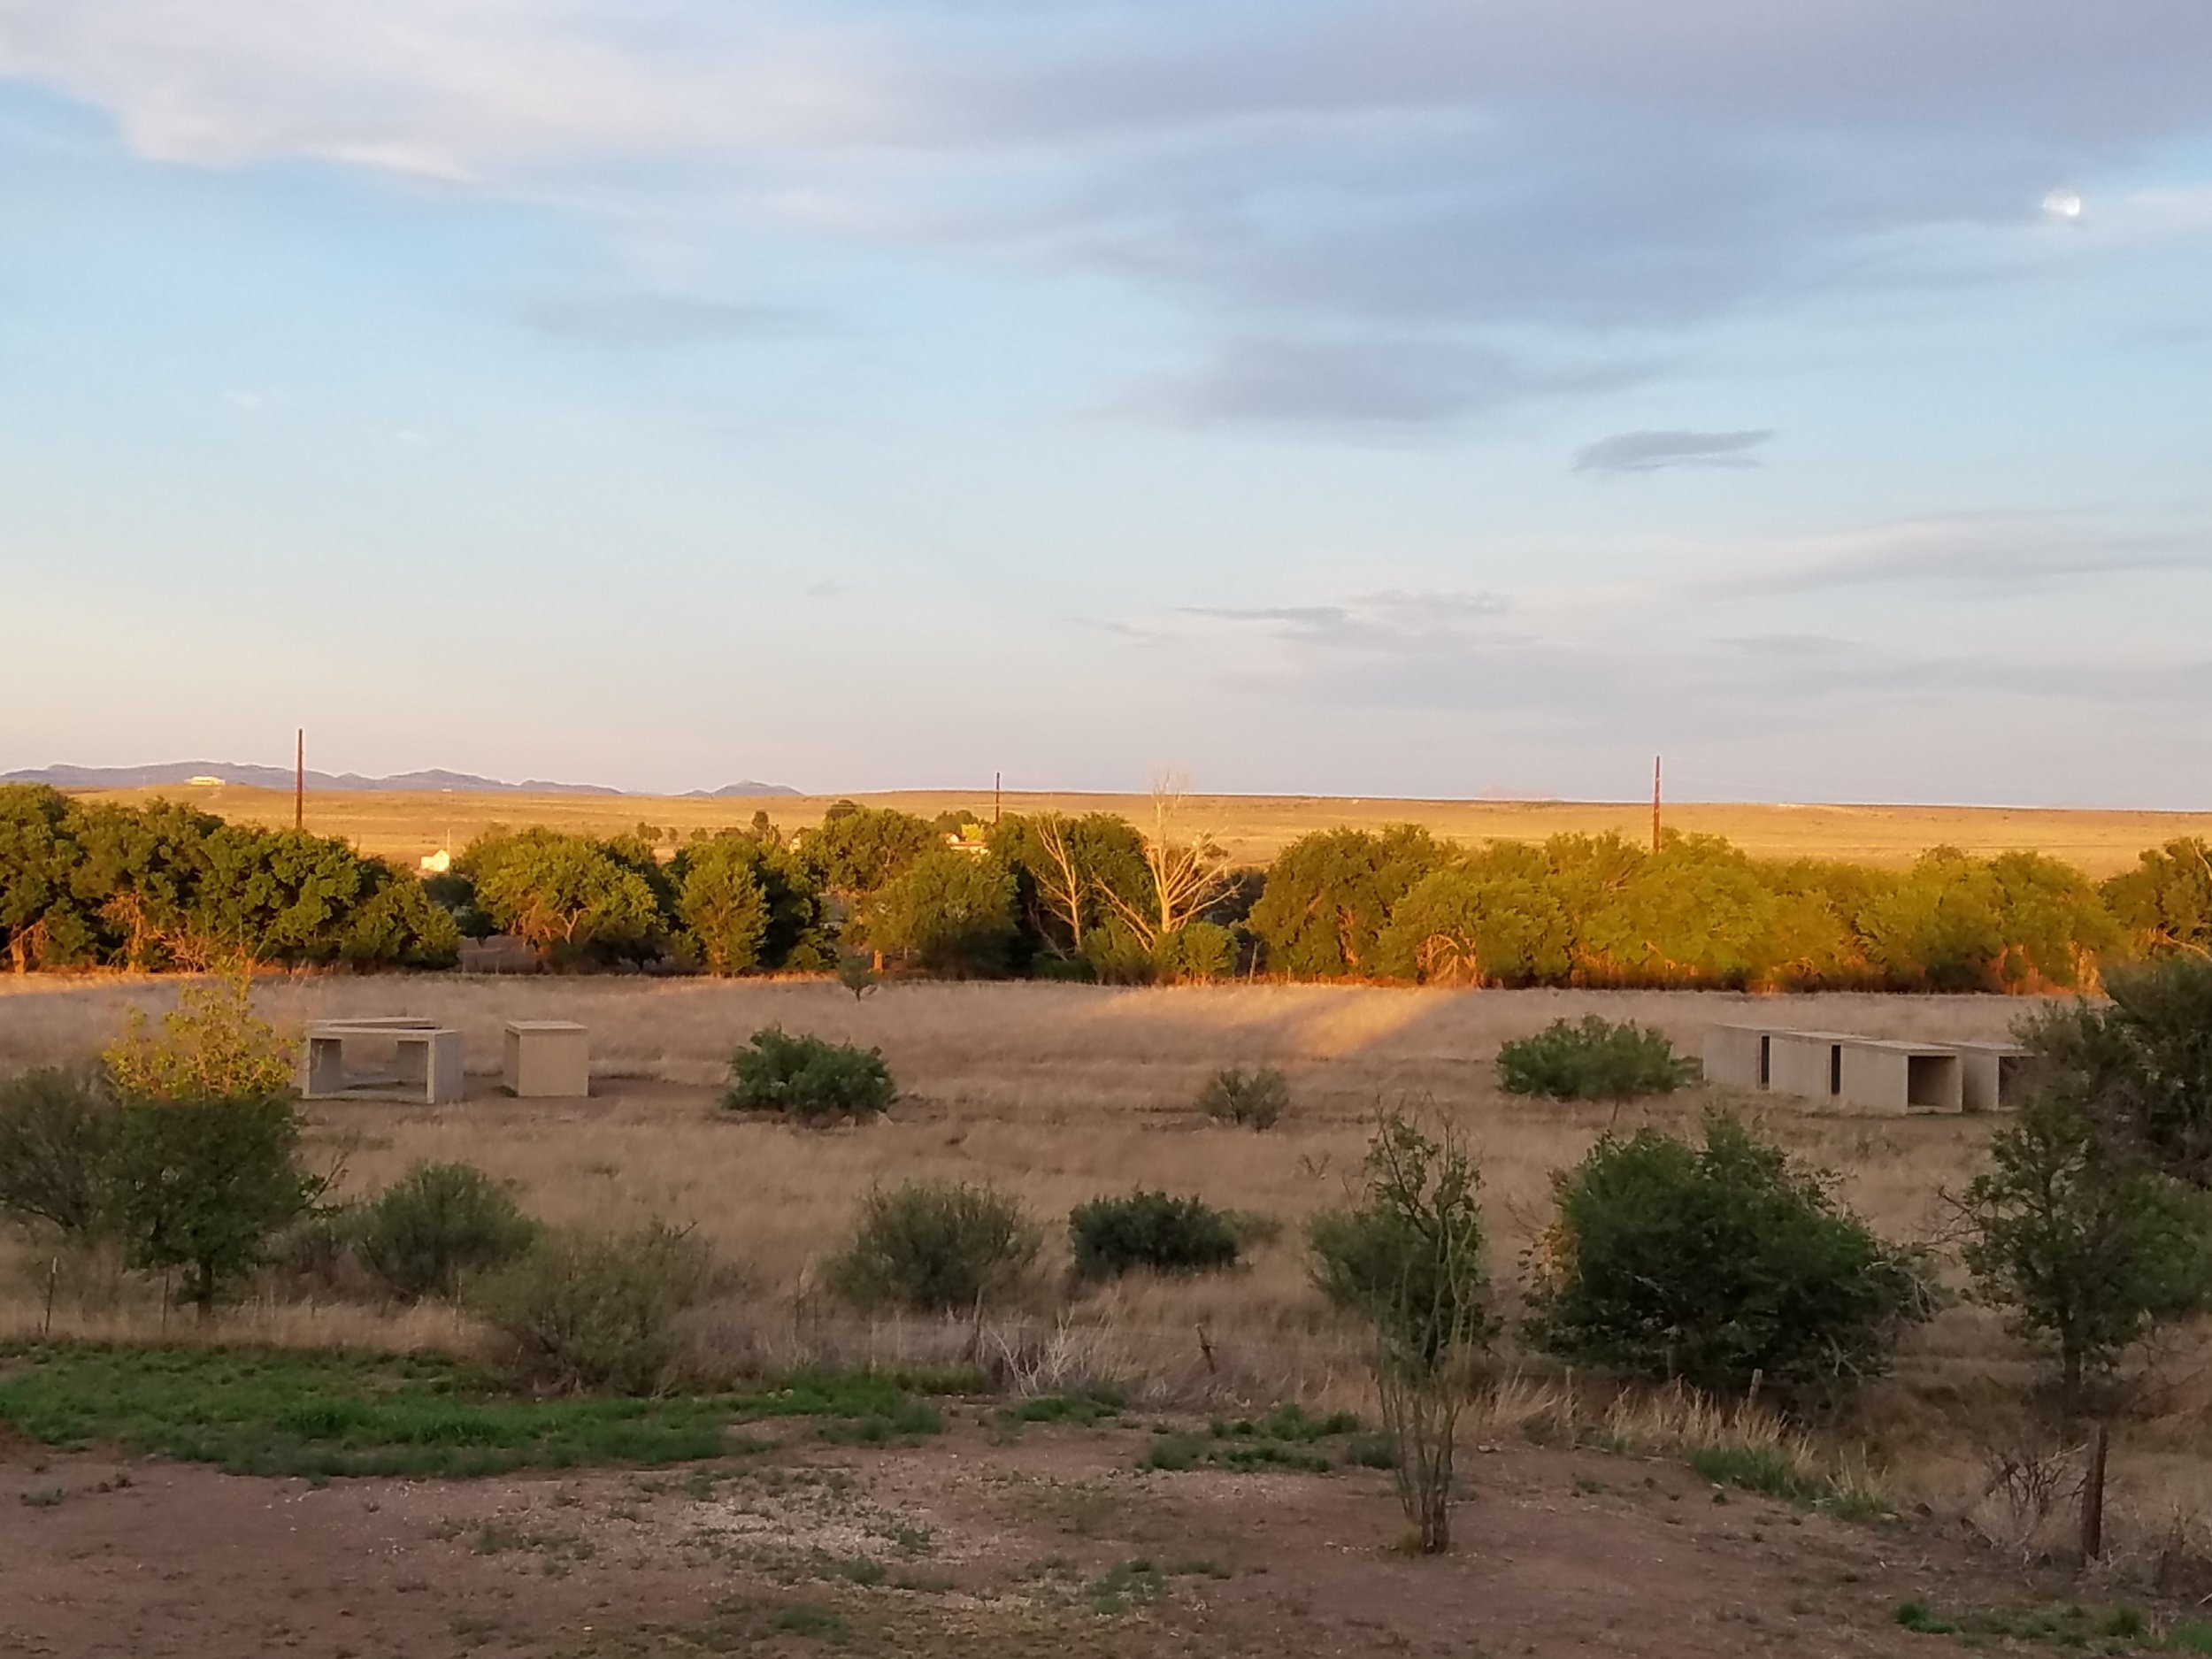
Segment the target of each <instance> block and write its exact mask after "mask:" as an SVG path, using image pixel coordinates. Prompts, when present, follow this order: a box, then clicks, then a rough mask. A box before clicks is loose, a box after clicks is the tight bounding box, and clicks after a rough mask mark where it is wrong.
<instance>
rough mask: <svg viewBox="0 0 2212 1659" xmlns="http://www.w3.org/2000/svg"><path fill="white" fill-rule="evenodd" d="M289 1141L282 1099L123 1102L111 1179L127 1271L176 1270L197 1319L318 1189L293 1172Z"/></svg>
mask: <svg viewBox="0 0 2212 1659" xmlns="http://www.w3.org/2000/svg"><path fill="white" fill-rule="evenodd" d="M299 1140H300V1120H299V1112H298V1109H297V1108H296V1106H295V1105H294V1104H293V1102H292V1101H291V1099H290V1098H289V1097H288V1096H284V1095H278V1096H274V1097H269V1096H261V1095H242V1096H235V1097H227V1098H220V1099H215V1100H177V1101H168V1100H164V1101H140V1100H133V1101H127V1102H124V1105H123V1115H122V1124H121V1137H120V1143H119V1155H120V1156H119V1164H118V1171H119V1177H120V1191H121V1205H120V1212H121V1216H122V1220H123V1227H124V1237H125V1240H126V1241H127V1245H128V1247H129V1251H130V1260H131V1263H132V1265H133V1266H135V1267H152V1268H163V1269H166V1268H172V1267H178V1268H182V1269H183V1270H184V1274H185V1277H184V1286H183V1295H184V1299H185V1300H186V1301H188V1302H192V1303H194V1304H195V1305H196V1306H197V1307H198V1309H199V1310H200V1312H201V1315H202V1316H203V1317H205V1316H206V1314H207V1313H208V1312H209V1311H210V1310H211V1309H212V1308H213V1307H214V1305H215V1302H216V1300H217V1298H218V1297H219V1296H220V1295H221V1294H223V1293H224V1292H225V1291H227V1289H228V1288H229V1287H230V1286H232V1285H233V1284H234V1282H235V1281H236V1280H237V1279H239V1278H241V1277H242V1275H244V1274H246V1273H248V1272H250V1271H252V1270H253V1269H254V1268H257V1267H258V1266H260V1265H261V1263H263V1261H264V1260H265V1259H266V1256H267V1253H268V1248H269V1245H270V1241H271V1240H272V1239H273V1238H274V1237H275V1236H276V1235H277V1234H278V1233H281V1232H282V1231H283V1230H284V1229H285V1228H286V1227H288V1226H289V1225H292V1224H293V1223H294V1222H295V1221H296V1220H298V1219H299V1218H300V1217H302V1216H303V1215H306V1214H307V1213H309V1212H310V1211H311V1210H313V1208H314V1206H315V1202H316V1200H317V1199H319V1197H321V1195H322V1193H323V1190H324V1188H325V1187H326V1186H327V1185H328V1183H327V1182H326V1181H325V1180H323V1179H320V1178H319V1177H315V1176H311V1175H310V1174H308V1173H307V1171H305V1170H304V1169H303V1167H302V1165H301V1164H300V1160H299Z"/></svg>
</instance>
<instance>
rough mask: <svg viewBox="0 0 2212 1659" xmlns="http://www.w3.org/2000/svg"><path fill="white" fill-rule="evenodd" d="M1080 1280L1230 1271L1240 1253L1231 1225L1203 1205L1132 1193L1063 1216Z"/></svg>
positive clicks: (1224, 1216)
mask: <svg viewBox="0 0 2212 1659" xmlns="http://www.w3.org/2000/svg"><path fill="white" fill-rule="evenodd" d="M1068 1238H1069V1240H1070V1242H1071V1244H1072V1245H1073V1246H1074V1252H1075V1271H1076V1276H1077V1277H1078V1278H1080V1279H1118V1278H1119V1277H1120V1276H1121V1275H1122V1274H1124V1273H1128V1272H1133V1271H1137V1270H1138V1269H1140V1268H1142V1269H1147V1270H1148V1271H1152V1272H1155V1273H1202V1272H1207V1271H1212V1270H1214V1269H1217V1268H1224V1267H1234V1266H1235V1265H1236V1263H1237V1257H1238V1256H1240V1254H1241V1253H1242V1251H1243V1248H1244V1246H1243V1240H1241V1239H1240V1237H1239V1236H1238V1233H1237V1228H1236V1224H1235V1222H1234V1221H1233V1219H1232V1218H1231V1217H1229V1216H1228V1215H1227V1214H1225V1212H1223V1211H1221V1210H1216V1209H1215V1208H1214V1207H1213V1206H1212V1205H1210V1204H1209V1203H1207V1202H1205V1201H1204V1200H1202V1199H1200V1198H1196V1197H1190V1198H1176V1197H1173V1196H1171V1195H1170V1194H1166V1193H1156V1192H1134V1193H1130V1194H1126V1195H1125V1196H1124V1197H1119V1198H1094V1199H1093V1200H1092V1201H1091V1202H1089V1203H1087V1204H1079V1205H1077V1206H1076V1208H1075V1209H1074V1210H1072V1211H1071V1212H1070V1214H1069V1216H1068Z"/></svg>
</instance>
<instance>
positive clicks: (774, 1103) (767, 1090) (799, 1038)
mask: <svg viewBox="0 0 2212 1659" xmlns="http://www.w3.org/2000/svg"><path fill="white" fill-rule="evenodd" d="M897 1098H898V1088H897V1086H896V1085H895V1084H894V1083H893V1082H892V1080H891V1069H890V1068H889V1067H888V1066H887V1065H886V1064H884V1063H883V1051H882V1050H881V1049H879V1048H856V1047H855V1046H854V1045H853V1044H851V1043H848V1042H830V1041H826V1040H825V1039H823V1038H820V1037H810V1036H807V1035H804V1034H803V1033H801V1034H799V1035H794V1034H793V1033H789V1032H787V1031H786V1030H784V1028H783V1027H782V1026H780V1025H770V1026H768V1027H767V1028H766V1029H765V1030H763V1031H757V1032H755V1033H753V1036H752V1041H749V1042H748V1043H747V1044H746V1045H745V1046H744V1047H743V1048H740V1049H739V1050H738V1051H737V1053H736V1054H735V1055H734V1056H733V1057H732V1058H731V1061H730V1087H729V1092H728V1093H727V1094H726V1095H724V1096H723V1104H724V1105H726V1106H727V1107H729V1108H730V1109H731V1110H733V1111H773V1112H781V1113H783V1114H784V1115H785V1116H786V1117H787V1118H793V1119H795V1120H796V1121H798V1122H800V1123H818V1122H821V1121H824V1120H826V1119H827V1118H873V1117H875V1116H877V1115H878V1114H879V1113H880V1112H884V1111H887V1110H889V1109H890V1106H891V1102H893V1101H895V1100H896V1099H897Z"/></svg>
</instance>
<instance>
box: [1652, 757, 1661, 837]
mask: <svg viewBox="0 0 2212 1659" xmlns="http://www.w3.org/2000/svg"><path fill="white" fill-rule="evenodd" d="M1651 850H1652V851H1654V852H1657V851H1658V850H1659V757H1658V756H1656V755H1654V756H1653V757H1651Z"/></svg>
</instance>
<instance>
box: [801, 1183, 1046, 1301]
mask: <svg viewBox="0 0 2212 1659" xmlns="http://www.w3.org/2000/svg"><path fill="white" fill-rule="evenodd" d="M1043 1242H1044V1239H1043V1234H1042V1233H1041V1232H1040V1231H1039V1229H1038V1227H1037V1225H1036V1224H1035V1223H1033V1221H1031V1220H1030V1218H1029V1215H1028V1212H1027V1211H1026V1210H1024V1209H1023V1208H1022V1206H1021V1203H1020V1201H1018V1199H1014V1198H1010V1197H1009V1196H1007V1195H1006V1194H1002V1193H1000V1192H998V1191H997V1190H996V1189H995V1188H994V1187H988V1186H971V1185H969V1184H968V1183H966V1182H964V1181H908V1182H906V1183H905V1184H903V1185H902V1186H900V1187H895V1188H893V1189H892V1190H891V1191H889V1192H884V1191H882V1190H880V1189H879V1190H877V1191H874V1192H872V1193H870V1194H868V1196H867V1198H866V1199H865V1200H864V1202H863V1203H862V1205H861V1211H860V1225H858V1226H857V1227H856V1229H855V1230H854V1233H853V1236H852V1240H851V1241H850V1242H849V1243H848V1244H847V1245H846V1247H845V1248H844V1249H843V1250H841V1252H839V1254H838V1255H837V1256H836V1257H835V1258H834V1259H833V1261H832V1262H831V1263H830V1265H829V1282H830V1284H831V1286H832V1287H833V1288H834V1289H835V1290H836V1291H837V1293H838V1294H840V1295H841V1296H843V1297H844V1298H845V1299H846V1300H847V1301H849V1302H854V1303H856V1304H857V1305H858V1306H861V1307H864V1308H880V1307H892V1308H900V1309H903V1310H906V1311H908V1312H910V1313H954V1312H961V1311H964V1310H969V1309H972V1308H976V1307H979V1306H980V1305H981V1304H982V1303H984V1302H988V1301H991V1300H993V1299H995V1298H996V1297H999V1296H1002V1295H1004V1294H1007V1293H1008V1292H1009V1291H1010V1290H1012V1289H1013V1288H1014V1286H1016V1285H1018V1283H1019V1282H1020V1281H1021V1279H1023V1277H1024V1276H1025V1275H1026V1274H1027V1273H1028V1271H1029V1269H1030V1267H1031V1265H1032V1264H1033V1263H1034V1262H1035V1261H1036V1259H1037V1252H1038V1250H1039V1248H1041V1246H1042V1244H1043Z"/></svg>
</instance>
